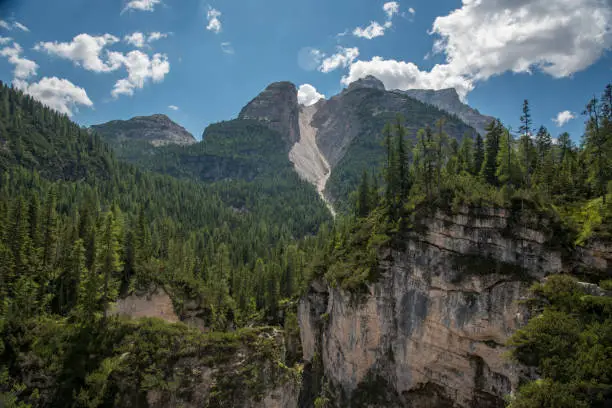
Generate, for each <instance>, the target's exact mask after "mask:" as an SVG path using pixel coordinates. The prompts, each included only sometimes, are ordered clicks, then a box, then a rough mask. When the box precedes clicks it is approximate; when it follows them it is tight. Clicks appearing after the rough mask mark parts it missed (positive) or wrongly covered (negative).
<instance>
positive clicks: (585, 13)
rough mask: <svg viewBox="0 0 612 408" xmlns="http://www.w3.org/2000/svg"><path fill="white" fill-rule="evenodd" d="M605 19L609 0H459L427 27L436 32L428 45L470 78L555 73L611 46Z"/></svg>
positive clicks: (611, 15) (578, 66) (611, 18)
mask: <svg viewBox="0 0 612 408" xmlns="http://www.w3.org/2000/svg"><path fill="white" fill-rule="evenodd" d="M610 24H612V7H610V0H555V1H550V0H531V1H527V0H520V1H517V0H495V1H486V2H485V1H475V0H463V7H461V8H460V9H457V10H454V11H453V12H451V13H450V14H449V15H447V16H444V17H438V18H436V20H435V21H434V24H433V29H432V33H434V34H437V35H439V36H440V38H439V40H438V41H436V44H435V47H434V49H435V50H436V51H440V52H444V53H445V54H446V57H447V61H448V63H449V64H451V65H452V66H453V67H454V69H455V70H456V71H458V72H462V73H464V74H466V75H468V76H470V77H472V78H474V79H475V80H485V79H488V78H489V77H491V76H493V75H498V74H501V73H503V72H506V71H513V72H517V73H519V72H525V73H531V72H532V70H533V69H534V68H537V69H540V70H542V71H543V72H545V73H547V74H549V75H552V76H554V77H557V78H559V77H565V76H569V75H571V74H573V73H575V72H578V71H581V70H583V69H585V68H587V67H588V66H590V65H591V64H592V63H594V62H595V61H596V60H597V59H598V58H599V57H600V56H601V55H602V53H603V52H604V50H605V49H607V48H609V47H610V46H612V30H610Z"/></svg>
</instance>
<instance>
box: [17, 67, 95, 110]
mask: <svg viewBox="0 0 612 408" xmlns="http://www.w3.org/2000/svg"><path fill="white" fill-rule="evenodd" d="M15 86H16V87H17V88H19V89H21V90H22V91H23V92H25V93H26V94H28V95H30V96H32V97H33V98H34V99H36V100H38V101H40V102H42V103H43V104H45V105H47V106H48V107H50V108H51V109H55V110H56V111H58V112H60V113H64V114H66V115H68V116H72V114H73V111H74V110H76V109H77V105H84V106H88V107H91V106H93V102H92V101H91V99H89V97H88V96H87V92H85V90H84V89H83V88H80V87H78V86H76V85H74V84H73V83H72V82H70V81H68V80H67V79H60V78H57V77H52V78H48V77H44V78H42V79H41V80H40V81H38V82H34V83H31V84H28V83H27V82H26V81H23V80H16V81H15Z"/></svg>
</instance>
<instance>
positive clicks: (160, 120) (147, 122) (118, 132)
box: [91, 113, 197, 146]
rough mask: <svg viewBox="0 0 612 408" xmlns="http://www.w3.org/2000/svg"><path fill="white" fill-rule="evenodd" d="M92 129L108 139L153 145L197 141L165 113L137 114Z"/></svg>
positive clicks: (188, 143)
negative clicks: (143, 142)
mask: <svg viewBox="0 0 612 408" xmlns="http://www.w3.org/2000/svg"><path fill="white" fill-rule="evenodd" d="M91 129H92V130H94V131H95V132H97V133H98V134H100V135H102V136H103V137H104V138H105V139H107V140H108V141H111V142H113V141H117V142H120V141H123V140H132V141H146V142H149V143H151V144H152V145H153V146H164V145H169V144H177V145H190V144H194V143H196V142H197V140H196V139H195V138H194V137H193V135H192V134H191V133H189V132H188V131H187V130H186V129H185V128H184V127H182V126H181V125H179V124H177V123H176V122H174V121H172V119H170V118H169V117H168V116H166V115H164V114H160V113H158V114H154V115H150V116H136V117H134V118H132V119H129V120H113V121H111V122H107V123H102V124H100V125H93V126H92V127H91Z"/></svg>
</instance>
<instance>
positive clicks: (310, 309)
mask: <svg viewBox="0 0 612 408" xmlns="http://www.w3.org/2000/svg"><path fill="white" fill-rule="evenodd" d="M558 233H559V232H558V230H556V227H555V224H554V222H549V221H547V220H545V219H541V218H536V217H526V216H524V217H521V218H518V219H517V216H516V213H514V212H512V211H510V210H507V209H479V210H470V209H468V208H462V209H461V210H460V211H459V212H455V213H453V214H452V215H449V214H447V213H445V212H441V211H438V212H436V213H435V214H430V215H428V216H426V217H424V218H423V219H421V220H420V221H419V222H418V223H417V225H416V226H415V228H414V229H412V230H411V231H409V232H405V233H404V234H403V236H402V237H401V239H400V241H401V243H402V246H400V247H397V246H395V248H394V249H386V250H383V251H381V253H379V259H380V261H379V265H378V272H379V276H380V277H379V279H378V280H377V281H376V282H375V283H372V284H370V285H368V291H367V293H365V294H364V295H362V296H356V295H355V294H353V293H348V292H346V291H343V290H342V289H339V288H332V287H330V286H328V285H326V284H324V283H323V282H321V281H317V282H315V283H313V284H312V285H311V286H310V289H309V292H308V293H307V295H305V296H304V297H303V298H302V300H301V303H300V305H299V313H298V317H299V322H300V328H301V336H302V346H303V350H304V360H305V362H306V372H305V376H304V378H305V380H307V382H306V383H305V385H306V387H305V389H304V390H303V392H302V404H303V406H311V404H312V400H313V398H314V396H315V395H317V393H319V392H320V391H321V390H322V389H323V390H325V391H324V395H325V396H326V397H327V398H329V400H330V402H331V403H332V405H333V406H342V407H366V406H367V407H416V408H420V407H503V406H504V399H503V398H504V396H505V395H507V394H509V393H511V392H513V391H514V390H515V389H516V388H517V386H518V384H519V379H520V378H521V377H522V376H529V373H528V372H527V369H526V368H525V367H520V366H517V365H515V364H513V363H512V362H511V361H509V360H508V359H507V358H506V357H505V353H506V351H507V349H506V348H505V347H504V344H505V342H506V340H507V339H508V337H509V336H510V335H511V334H512V333H513V332H514V331H515V330H516V329H517V328H518V327H519V326H521V325H522V324H524V323H526V321H527V319H528V317H529V316H528V310H527V309H526V307H525V306H523V305H522V304H521V300H522V299H524V298H525V297H526V296H528V294H529V292H528V288H529V286H530V283H531V282H532V281H534V280H538V279H541V278H543V277H544V276H546V275H547V274H551V273H559V272H563V271H569V270H571V269H573V268H574V267H575V265H576V264H577V260H576V259H577V258H576V254H573V253H572V252H571V251H568V250H567V249H566V248H563V247H561V246H560V245H558V242H559V236H558ZM583 251H586V252H588V253H587V254H586V255H585V254H583V255H580V256H582V258H584V259H583V260H581V261H580V262H582V263H588V264H589V267H591V268H595V269H597V268H600V267H603V268H604V270H600V271H601V272H605V273H608V274H609V273H610V263H609V260H604V259H603V258H602V257H600V256H599V254H602V253H604V252H605V251H603V249H602V248H600V250H599V251H593V250H586V249H585V250H583ZM606 262H607V263H606ZM317 388H318V389H317Z"/></svg>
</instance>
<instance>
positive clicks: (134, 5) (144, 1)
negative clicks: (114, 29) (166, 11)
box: [121, 0, 161, 13]
mask: <svg viewBox="0 0 612 408" xmlns="http://www.w3.org/2000/svg"><path fill="white" fill-rule="evenodd" d="M159 3H161V0H131V1H129V2H128V3H127V4H126V5H125V8H124V9H123V11H122V12H121V13H125V12H126V11H128V10H139V11H153V10H155V6H156V5H158V4H159Z"/></svg>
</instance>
